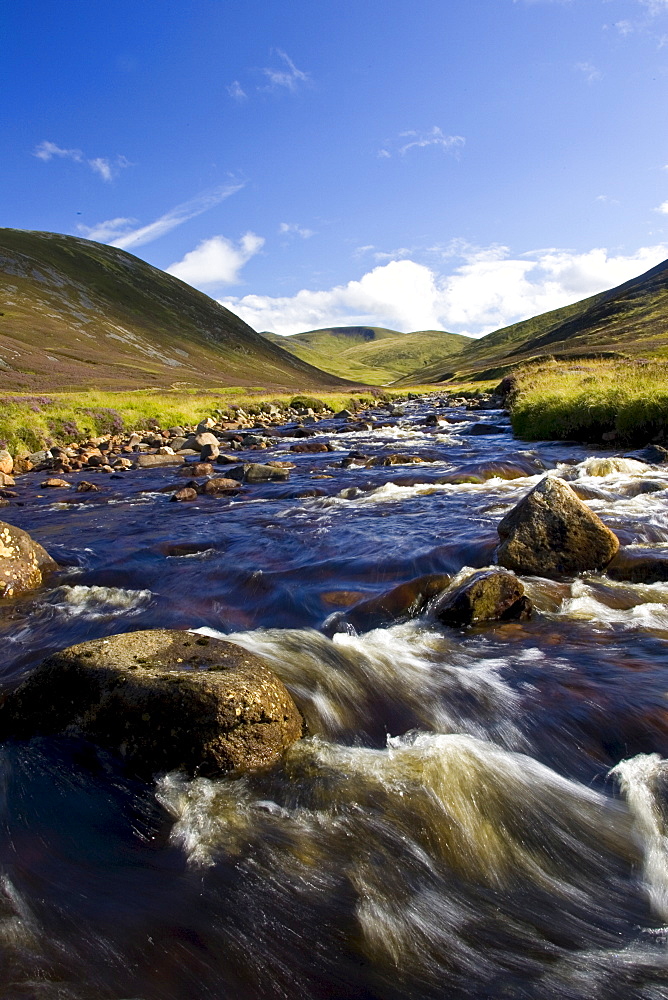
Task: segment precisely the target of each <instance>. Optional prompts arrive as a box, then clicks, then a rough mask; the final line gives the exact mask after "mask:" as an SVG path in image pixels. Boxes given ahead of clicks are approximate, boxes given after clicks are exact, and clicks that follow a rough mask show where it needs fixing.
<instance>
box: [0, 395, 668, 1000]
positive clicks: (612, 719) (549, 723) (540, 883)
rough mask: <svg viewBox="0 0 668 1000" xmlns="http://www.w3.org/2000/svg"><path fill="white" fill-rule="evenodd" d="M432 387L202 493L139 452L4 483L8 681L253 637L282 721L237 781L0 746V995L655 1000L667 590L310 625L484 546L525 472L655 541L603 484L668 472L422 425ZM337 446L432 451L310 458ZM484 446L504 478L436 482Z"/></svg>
mask: <svg viewBox="0 0 668 1000" xmlns="http://www.w3.org/2000/svg"><path fill="white" fill-rule="evenodd" d="M435 405H436V408H437V409H438V405H437V400H431V402H428V403H424V402H414V403H411V404H408V406H407V407H406V416H405V417H402V418H400V419H399V420H398V421H394V423H395V426H388V427H379V428H377V429H375V430H373V431H370V432H363V433H355V434H352V433H351V434H339V433H336V431H337V430H338V429H339V428H338V426H337V422H336V421H332V422H330V423H325V424H322V425H319V426H318V428H317V429H318V432H319V434H322V435H327V436H329V437H330V439H331V440H332V442H333V443H334V444H335V446H336V447H337V448H338V449H339V450H338V451H337V452H334V453H328V454H316V455H297V456H290V457H294V461H295V462H296V463H297V468H296V469H294V470H293V471H292V473H291V475H290V480H289V481H288V482H287V483H278V484H269V485H265V486H252V487H248V489H247V490H246V491H245V492H243V493H241V494H239V495H238V496H237V497H235V498H234V499H231V500H230V499H216V498H210V497H201V498H200V499H199V500H198V501H195V502H193V503H189V504H170V503H169V497H168V495H166V494H164V493H160V492H158V491H159V490H160V489H161V488H162V487H163V486H165V485H166V484H168V483H170V482H172V481H174V480H175V477H174V474H173V472H170V471H169V470H168V469H167V470H151V471H146V472H140V471H136V472H132V473H128V474H127V475H124V476H122V477H121V478H114V479H110V478H105V479H102V478H100V485H101V486H102V487H103V488H104V489H103V492H102V493H101V494H89V495H88V496H86V495H78V496H77V497H76V500H77V502H75V503H66V502H64V501H63V493H64V491H63V492H58V491H52V492H47V491H43V492H42V493H40V491H39V482H40V479H41V478H42V476H41V475H39V474H34V475H33V476H32V479H31V477H26V479H25V482H26V484H27V485H24V486H23V487H22V488H21V500H22V502H23V506H17V505H16V504H13V505H12V506H10V507H7V508H4V509H3V511H2V517H3V519H4V520H6V521H9V522H11V523H13V524H16V525H19V526H20V527H23V528H26V529H27V530H29V531H30V532H31V533H32V534H33V535H34V536H35V537H36V538H37V539H38V540H39V541H41V542H42V543H43V544H44V545H45V547H46V548H47V549H48V550H49V551H50V552H51V553H52V554H53V555H54V557H55V558H56V559H58V561H59V562H60V563H61V565H62V566H63V567H64V568H63V570H62V572H61V573H60V574H59V576H57V577H56V578H54V579H52V580H51V581H50V585H49V587H48V588H45V589H44V590H41V591H39V592H37V593H35V594H32V595H29V596H26V597H24V598H22V599H20V600H16V601H10V602H4V603H3V605H2V608H1V610H0V637H1V641H0V669H1V671H2V677H3V685H4V687H5V688H7V689H8V688H10V687H12V686H13V685H15V684H16V683H17V681H18V680H19V679H20V678H21V677H22V676H24V674H25V673H26V671H28V670H29V669H30V667H31V666H32V665H34V664H35V663H37V662H39V660H40V659H41V658H42V657H43V656H44V655H45V653H47V652H48V651H50V650H53V649H58V648H63V647H65V646H68V645H71V644H72V643H75V642H80V641H83V640H85V639H92V638H97V637H101V636H104V635H110V634H113V633H115V632H122V631H132V630H136V629H145V628H160V627H169V628H195V629H201V630H205V631H206V632H207V633H208V634H213V635H225V636H227V637H228V638H230V639H232V640H233V641H235V642H238V643H240V644H241V645H243V646H245V647H246V648H248V649H251V650H254V651H256V652H258V653H261V654H262V655H263V656H265V657H266V658H267V659H268V660H269V662H270V663H271V665H272V666H273V667H274V669H275V670H276V671H277V673H278V674H279V675H280V676H281V677H282V678H283V680H284V681H285V682H286V683H287V685H288V686H289V688H290V690H291V691H292V693H293V695H294V697H295V699H296V701H297V702H298V704H299V705H300V707H301V709H302V711H303V712H304V714H305V716H306V717H307V720H308V723H309V730H310V733H311V735H310V736H309V737H308V738H307V739H305V740H303V741H301V742H300V743H298V744H296V745H295V746H294V747H293V749H292V750H291V751H290V752H289V754H288V755H287V757H286V759H285V760H284V762H283V763H282V764H281V765H280V766H279V767H276V768H274V769H272V770H270V771H268V772H264V773H262V774H256V775H250V776H245V777H229V778H226V779H220V780H215V781H213V780H207V779H194V780H189V779H186V778H185V777H184V776H182V775H179V774H168V775H164V776H161V777H159V778H158V779H157V780H156V781H155V783H154V784H151V785H145V784H141V783H139V782H136V781H133V780H130V779H128V778H127V776H125V775H124V773H123V770H122V767H121V765H120V763H119V762H118V761H117V760H116V759H115V758H114V757H113V756H112V755H110V754H107V753H105V752H102V751H100V750H98V749H96V748H94V747H91V746H90V745H88V744H86V743H84V742H83V741H78V740H73V739H65V738H60V739H45V738H42V739H35V740H33V741H32V742H30V743H23V744H19V743H17V744H14V745H10V744H5V745H4V746H2V747H1V748H0V779H1V780H0V795H1V796H2V829H1V832H0V982H1V983H2V984H3V986H2V990H1V991H0V995H1V996H2V997H3V1000H4V998H42V997H43V998H48V1000H56V998H58V1000H61V998H62V1000H204V998H215V1000H227V998H230V1000H232V998H234V1000H239V998H240V1000H246V998H248V1000H256V998H257V1000H265V998H266V1000H275V998H290V1000H293V998H295V997H299V998H308V1000H311V998H313V1000H315V998H337V1000H348V998H351V1000H400V998H401V1000H403V998H415V1000H418V998H419V1000H422V998H424V1000H430V998H448V1000H451V998H452V1000H459V998H462V1000H463V998H471V1000H474V998H475V1000H478V998H481V1000H486V998H489V1000H492V998H495V1000H496V998H518V1000H543V998H564V1000H566V998H577V1000H579V998H587V1000H589V998H592V1000H608V998H610V1000H613V998H618V997H619V998H630V1000H658V998H668V954H667V952H666V947H667V942H666V937H667V935H668V929H666V927H665V926H664V925H665V924H667V923H668V854H667V850H668V840H667V839H666V823H667V821H668V806H667V805H666V802H667V801H668V800H666V798H665V793H666V792H667V791H668V764H664V762H663V759H662V758H663V757H668V702H667V700H666V693H667V691H668V659H667V656H666V654H667V652H668V641H667V640H668V584H653V585H651V586H647V585H645V586H641V585H626V584H620V583H613V582H612V581H609V580H607V579H606V578H605V577H604V576H592V577H583V578H578V579H577V580H574V581H571V582H569V583H567V584H564V585H556V586H555V585H554V584H551V583H548V582H546V581H540V580H532V581H525V583H527V586H528V589H529V590H530V592H531V594H532V597H533V599H534V601H535V603H536V606H537V607H538V609H539V610H538V612H537V613H536V615H535V616H534V619H533V620H532V621H531V622H528V623H522V624H509V623H506V624H486V625H484V626H483V625H481V626H477V627H475V628H473V629H469V630H456V629H448V628H446V627H444V626H439V625H437V624H436V623H435V622H434V621H432V620H431V619H430V617H429V614H428V613H427V614H425V615H424V616H422V617H421V618H419V619H416V620H413V621H408V622H402V623H399V624H396V625H393V626H391V627H388V628H383V629H376V630H373V631H370V632H367V633H365V634H361V635H359V634H357V633H355V632H354V630H352V629H349V630H347V631H343V632H340V633H338V634H336V635H334V638H333V639H330V638H327V637H326V636H325V634H324V633H323V632H322V631H321V628H322V626H323V625H324V623H325V622H326V620H327V619H328V617H329V616H330V615H332V614H334V613H337V612H339V611H341V610H342V608H344V607H345V603H346V601H350V600H351V599H352V598H351V594H357V595H359V597H363V596H364V597H366V596H371V595H373V594H378V593H381V592H382V591H384V590H386V589H388V588H389V587H391V586H393V585H394V584H395V583H399V582H402V581H404V580H408V579H410V578H411V577H414V576H418V575H421V574H423V573H433V572H445V573H456V572H457V571H459V570H460V569H461V568H462V567H464V566H469V567H478V566H485V565H488V564H489V563H490V562H491V561H492V559H493V548H494V544H495V540H496V525H497V524H498V521H499V520H500V518H501V517H502V516H503V514H504V513H505V512H506V511H507V510H508V509H510V507H511V506H513V505H514V504H515V503H516V502H517V500H518V499H519V498H520V497H521V496H522V495H524V494H525V493H526V492H527V490H528V489H530V488H531V486H532V485H533V484H534V483H535V482H537V481H538V478H539V477H540V476H541V475H544V474H545V471H546V470H550V471H551V473H552V474H557V475H562V476H564V477H566V478H568V479H570V480H574V479H577V480H578V482H579V483H580V484H581V485H584V486H586V487H588V489H589V491H590V495H591V496H593V497H594V498H595V499H592V500H591V501H589V502H590V505H591V507H592V508H593V509H594V510H596V511H597V513H599V514H600V516H602V517H603V519H604V520H605V521H606V523H608V524H609V525H610V526H611V527H612V528H613V529H614V530H615V531H617V532H618V533H619V535H620V537H621V538H622V539H623V541H624V542H625V544H633V543H643V544H648V543H649V544H652V545H655V546H657V547H665V546H666V545H668V489H666V490H658V491H657V492H653V493H649V494H640V495H637V496H635V497H634V496H632V495H631V494H633V493H635V492H636V491H637V489H638V486H639V484H642V483H644V482H646V481H649V480H651V481H652V482H654V483H658V484H660V485H663V484H665V486H666V487H668V472H662V471H661V469H650V468H648V467H646V466H642V465H640V464H634V463H633V462H629V461H628V460H624V461H622V462H617V463H613V464H612V465H610V463H608V464H607V465H605V464H602V463H601V462H600V461H599V459H600V458H601V457H602V455H603V453H597V454H596V455H595V456H593V455H592V453H591V451H590V450H587V449H586V448H582V447H579V446H577V445H573V446H569V445H565V444H556V443H544V444H540V445H537V446H535V445H531V446H527V445H524V444H522V443H521V442H518V441H516V440H514V439H513V438H512V436H511V435H510V433H509V431H506V433H503V434H494V435H481V436H475V435H473V434H471V433H470V432H471V429H472V427H473V426H474V425H475V423H478V422H483V423H485V422H491V423H495V424H499V423H501V424H504V423H506V424H507V421H506V418H505V416H504V415H503V414H501V413H498V412H481V413H466V412H463V411H462V410H454V411H448V410H446V409H443V408H441V409H439V412H442V413H443V414H444V415H445V416H446V417H448V418H450V419H451V420H453V422H452V423H449V424H447V425H444V426H441V427H437V428H432V429H430V428H427V427H425V426H424V425H423V424H422V422H421V421H422V419H423V417H424V415H425V414H426V412H428V411H429V410H430V409H433V408H434V406H435ZM376 417H377V419H378V421H379V422H388V418H387V414H383V413H380V412H379V413H377V414H376ZM389 422H390V423H392V421H389ZM289 444H290V438H289V437H288V438H282V439H280V440H279V441H278V442H277V445H276V447H275V448H273V449H271V451H269V452H249V453H248V455H247V456H245V455H241V456H240V457H241V458H242V459H243V458H246V459H247V460H266V459H269V458H285V457H287V456H286V455H285V452H286V450H287V447H288V446H289ZM351 449H357V450H359V451H360V452H362V453H364V454H367V455H378V454H383V453H389V452H405V453H408V454H421V455H423V456H424V457H428V458H431V459H435V460H436V461H433V462H430V463H429V464H423V465H411V466H408V465H404V466H392V467H375V468H372V469H367V468H361V467H354V466H353V467H349V468H347V469H342V468H338V467H334V466H333V465H332V463H336V462H339V461H340V460H341V459H342V458H344V457H345V456H346V455H347V454H348V452H349V451H350V450H351ZM606 454H609V453H606ZM500 461H503V462H506V463H508V462H511V463H515V464H518V463H519V464H520V466H521V467H522V469H523V470H524V472H525V474H524V475H522V476H520V477H519V478H514V479H505V478H502V477H499V476H496V477H492V478H487V479H486V480H485V481H484V482H482V483H477V484H475V483H464V484H459V485H456V484H452V483H438V482H437V481H438V480H439V479H442V478H444V477H446V476H448V474H449V473H452V472H455V471H456V470H460V469H462V468H464V467H466V469H468V470H469V472H470V471H471V467H475V469H476V470H477V472H478V473H482V477H481V476H479V478H484V477H486V476H488V475H490V473H491V472H493V471H494V468H497V470H498V471H500V472H501V473H502V474H503V475H506V474H508V469H507V467H506V468H502V467H501V466H498V464H497V465H496V466H493V465H491V464H490V463H498V462H500ZM522 469H520V471H522ZM88 475H89V474H88ZM81 478H84V477H83V476H82V477H81ZM450 478H452V477H450ZM180 482H183V480H180ZM146 491H148V492H146ZM305 492H311V493H316V494H317V495H313V496H303V495H302V496H300V494H304V493H305ZM622 761H624V763H620V762H622ZM613 768H614V769H615V771H614V773H613V774H611V773H610V772H611V769H613Z"/></svg>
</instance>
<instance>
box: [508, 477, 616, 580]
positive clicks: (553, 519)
mask: <svg viewBox="0 0 668 1000" xmlns="http://www.w3.org/2000/svg"><path fill="white" fill-rule="evenodd" d="M498 532H499V538H500V539H501V542H500V545H499V547H498V549H497V560H498V562H499V565H501V566H505V567H507V568H508V569H511V570H514V571H515V572H516V573H525V574H528V575H531V576H546V577H549V578H551V579H559V578H560V577H562V576H574V575H575V574H576V573H581V572H584V571H585V570H596V569H603V568H604V567H605V566H607V565H608V563H609V562H610V560H611V559H612V557H613V556H614V555H615V554H616V552H617V551H618V549H619V539H618V538H617V536H616V535H615V534H614V532H612V531H611V530H610V528H608V527H606V525H605V524H603V522H602V521H601V519H600V518H599V517H597V516H596V514H594V512H593V511H591V510H590V509H589V507H587V505H586V504H584V503H583V502H582V500H580V499H579V498H578V497H577V496H576V495H575V493H574V492H573V490H572V489H571V488H570V486H568V485H567V484H566V483H565V482H563V481H562V480H561V479H555V478H553V477H552V476H545V478H544V479H541V481H540V482H539V483H538V485H537V486H534V488H533V489H532V490H531V492H530V493H529V494H528V495H527V496H526V497H524V499H523V500H521V501H520V502H519V503H518V504H517V506H516V507H514V508H513V509H512V510H511V511H509V513H508V514H506V516H505V517H504V518H503V519H502V520H501V522H500V524H499V526H498Z"/></svg>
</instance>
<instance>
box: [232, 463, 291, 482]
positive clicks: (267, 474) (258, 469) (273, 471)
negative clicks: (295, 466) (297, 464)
mask: <svg viewBox="0 0 668 1000" xmlns="http://www.w3.org/2000/svg"><path fill="white" fill-rule="evenodd" d="M227 474H228V476H229V477H230V479H236V480H237V481H238V482H242V483H268V482H271V481H273V480H284V479H287V478H288V476H289V475H290V470H289V469H283V468H277V467H276V466H275V465H260V464H259V463H258V462H249V463H248V464H246V465H237V466H235V467H234V468H233V469H230V470H229V472H228V473H227Z"/></svg>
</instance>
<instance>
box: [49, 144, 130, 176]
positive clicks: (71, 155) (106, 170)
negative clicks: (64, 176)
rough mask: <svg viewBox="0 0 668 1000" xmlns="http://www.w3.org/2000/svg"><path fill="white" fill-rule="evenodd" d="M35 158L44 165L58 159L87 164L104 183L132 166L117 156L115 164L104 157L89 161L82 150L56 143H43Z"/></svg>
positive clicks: (123, 158)
mask: <svg viewBox="0 0 668 1000" xmlns="http://www.w3.org/2000/svg"><path fill="white" fill-rule="evenodd" d="M33 156H36V157H37V159H38V160H42V161H43V162H44V163H48V162H49V160H52V159H53V158H54V157H57V158H59V159H64V160H73V161H74V163H82V164H85V165H86V166H88V167H90V169H91V170H92V171H93V172H94V173H96V174H99V176H100V177H101V178H102V180H103V181H111V180H113V179H114V177H115V176H116V175H117V174H118V171H119V170H122V169H123V168H124V167H129V166H130V162H129V160H127V159H126V158H125V157H124V156H117V157H116V159H115V160H114V162H113V163H111V162H110V161H109V160H108V159H106V158H105V157H102V156H96V157H93V158H92V159H88V158H87V157H86V156H84V154H83V152H82V151H81V150H80V149H63V148H62V147H60V146H57V145H56V143H55V142H49V141H44V142H41V143H40V144H39V146H37V147H36V149H35V150H34V152H33Z"/></svg>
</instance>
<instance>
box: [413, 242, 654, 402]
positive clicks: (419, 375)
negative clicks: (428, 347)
mask: <svg viewBox="0 0 668 1000" xmlns="http://www.w3.org/2000/svg"><path fill="white" fill-rule="evenodd" d="M587 354H596V355H603V356H605V355H606V354H607V355H610V354H612V355H620V354H624V355H626V354H628V355H649V356H652V357H666V356H668V261H664V262H662V263H661V264H657V266H656V267H653V268H651V270H649V271H646V272H645V273H644V274H641V275H640V276H639V277H637V278H632V279H631V280H630V281H626V282H624V283H623V284H621V285H617V286H616V287H615V288H611V289H610V290H609V291H606V292H599V293H598V294H597V295H592V296H590V297H589V298H587V299H582V300H581V301H580V302H575V303H573V304H572V305H569V306H564V307H562V308H561V309H554V310H552V311H551V312H546V313H542V314H541V315H540V316H535V317H533V318H532V319H528V320H524V321H522V322H521V323H514V324H513V325H512V326H507V327H504V328H503V329H501V330H496V331H494V332H493V333H489V334H487V336H486V337H481V338H480V340H477V341H475V342H474V343H473V344H472V345H470V346H469V347H467V348H465V350H463V351H462V352H461V354H459V355H458V356H457V358H456V363H455V364H453V363H452V362H451V361H450V360H449V359H444V360H442V361H440V360H439V361H437V362H435V363H434V364H432V365H430V366H428V367H426V368H422V369H420V368H416V370H415V371H414V372H412V373H411V374H410V375H409V376H408V377H407V378H405V379H402V380H401V384H405V385H410V384H412V385H417V384H419V383H425V382H442V381H449V380H457V381H462V380H467V379H470V378H475V377H478V378H484V377H488V378H496V377H497V376H500V375H503V374H504V372H505V371H507V370H508V368H509V367H511V366H513V365H517V364H520V363H521V362H523V361H527V360H529V359H531V358H536V357H541V356H545V355H555V356H557V357H559V358H567V357H569V356H573V355H587Z"/></svg>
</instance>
